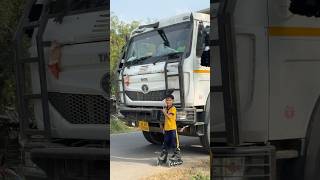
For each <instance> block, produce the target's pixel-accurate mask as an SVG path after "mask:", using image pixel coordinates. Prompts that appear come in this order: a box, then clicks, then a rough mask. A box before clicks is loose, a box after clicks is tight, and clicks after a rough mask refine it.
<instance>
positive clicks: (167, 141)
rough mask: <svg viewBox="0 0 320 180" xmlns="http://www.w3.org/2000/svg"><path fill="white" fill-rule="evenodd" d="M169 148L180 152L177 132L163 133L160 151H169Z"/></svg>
mask: <svg viewBox="0 0 320 180" xmlns="http://www.w3.org/2000/svg"><path fill="white" fill-rule="evenodd" d="M171 148H174V149H175V150H178V151H179V150H180V149H179V137H178V133H177V130H170V131H165V132H164V140H163V145H162V149H163V150H166V151H169V150H170V149H171Z"/></svg>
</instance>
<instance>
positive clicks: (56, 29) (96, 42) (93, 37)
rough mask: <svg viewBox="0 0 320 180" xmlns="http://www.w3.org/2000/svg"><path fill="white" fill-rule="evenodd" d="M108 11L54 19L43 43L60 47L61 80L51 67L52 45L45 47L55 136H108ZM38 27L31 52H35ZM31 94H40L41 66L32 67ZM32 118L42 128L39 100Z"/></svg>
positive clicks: (89, 137) (80, 137) (69, 137)
mask: <svg viewBox="0 0 320 180" xmlns="http://www.w3.org/2000/svg"><path fill="white" fill-rule="evenodd" d="M108 22H109V17H108V12H107V11H105V10H99V11H88V12H80V13H71V14H67V15H66V16H64V17H63V21H62V23H61V24H60V23H57V22H54V18H50V19H49V21H48V24H47V26H46V29H45V32H44V35H43V39H44V41H48V42H53V41H57V42H58V43H59V44H61V45H62V48H61V54H62V57H61V62H60V69H61V72H60V73H59V78H58V79H57V78H55V77H54V76H53V74H52V73H51V71H50V69H49V68H48V65H49V56H50V46H48V47H46V48H45V63H46V67H47V68H46V76H47V87H48V93H49V112H50V121H51V126H52V137H53V138H66V139H94V140H105V139H107V138H108V133H107V132H108V130H107V114H106V112H107V108H109V106H108V105H107V104H108V100H107V99H106V98H105V97H104V94H105V92H104V91H103V90H102V87H101V80H102V78H103V76H104V75H105V74H106V73H109V71H108V64H107V62H108V59H109V57H108V54H109V53H108V52H107V50H108V49H109V48H108V47H107V46H108V41H107V40H108V39H109V37H108V34H107V29H108V27H109V26H108ZM36 31H37V30H35V31H34V32H33V36H32V46H31V48H30V49H29V52H30V54H31V56H35V55H36V53H37V52H36V41H35V35H36ZM30 72H31V81H32V93H34V94H36V93H39V92H40V84H39V74H38V66H37V65H36V64H31V65H30ZM34 116H35V120H36V121H37V126H38V127H39V129H43V119H42V118H43V117H42V110H41V101H40V100H35V103H34Z"/></svg>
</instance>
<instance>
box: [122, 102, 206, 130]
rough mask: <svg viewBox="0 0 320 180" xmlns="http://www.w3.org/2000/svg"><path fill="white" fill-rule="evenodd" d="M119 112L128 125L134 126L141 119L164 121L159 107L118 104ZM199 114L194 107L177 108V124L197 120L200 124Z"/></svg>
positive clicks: (195, 122) (190, 123) (189, 123)
mask: <svg viewBox="0 0 320 180" xmlns="http://www.w3.org/2000/svg"><path fill="white" fill-rule="evenodd" d="M119 112H120V114H122V115H123V116H124V118H123V119H124V121H126V123H127V124H128V125H130V126H136V125H137V122H138V121H141V120H143V121H146V122H149V123H150V124H159V123H161V122H164V116H163V114H162V112H161V109H160V108H144V107H128V106H119ZM181 112H183V113H181ZM182 114H184V115H182ZM199 115H200V114H199V113H197V109H195V108H177V125H181V126H183V125H197V124H199V122H200V124H201V121H202V119H201V118H202V117H199Z"/></svg>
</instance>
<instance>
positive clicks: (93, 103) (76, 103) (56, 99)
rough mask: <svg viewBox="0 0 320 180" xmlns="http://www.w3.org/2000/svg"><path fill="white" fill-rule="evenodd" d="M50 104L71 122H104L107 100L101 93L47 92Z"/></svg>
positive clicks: (106, 118)
mask: <svg viewBox="0 0 320 180" xmlns="http://www.w3.org/2000/svg"><path fill="white" fill-rule="evenodd" d="M48 95H49V101H50V103H51V104H52V106H53V107H54V108H55V109H56V110H57V111H58V112H59V113H60V114H61V116H63V118H65V119H66V120H67V121H68V122H70V123H72V124H106V123H107V120H108V117H107V116H108V109H109V102H108V101H107V99H105V98H104V97H103V96H101V95H87V94H69V93H57V92H49V93H48Z"/></svg>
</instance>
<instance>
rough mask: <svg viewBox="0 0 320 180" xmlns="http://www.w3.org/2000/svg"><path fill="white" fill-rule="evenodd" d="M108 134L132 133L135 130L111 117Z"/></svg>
mask: <svg viewBox="0 0 320 180" xmlns="http://www.w3.org/2000/svg"><path fill="white" fill-rule="evenodd" d="M110 121H111V123H110V133H111V134H115V133H125V132H132V131H136V130H137V129H136V128H132V127H129V126H127V125H126V124H125V123H124V122H123V121H120V120H119V119H118V118H116V117H114V116H112V117H111V118H110Z"/></svg>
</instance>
